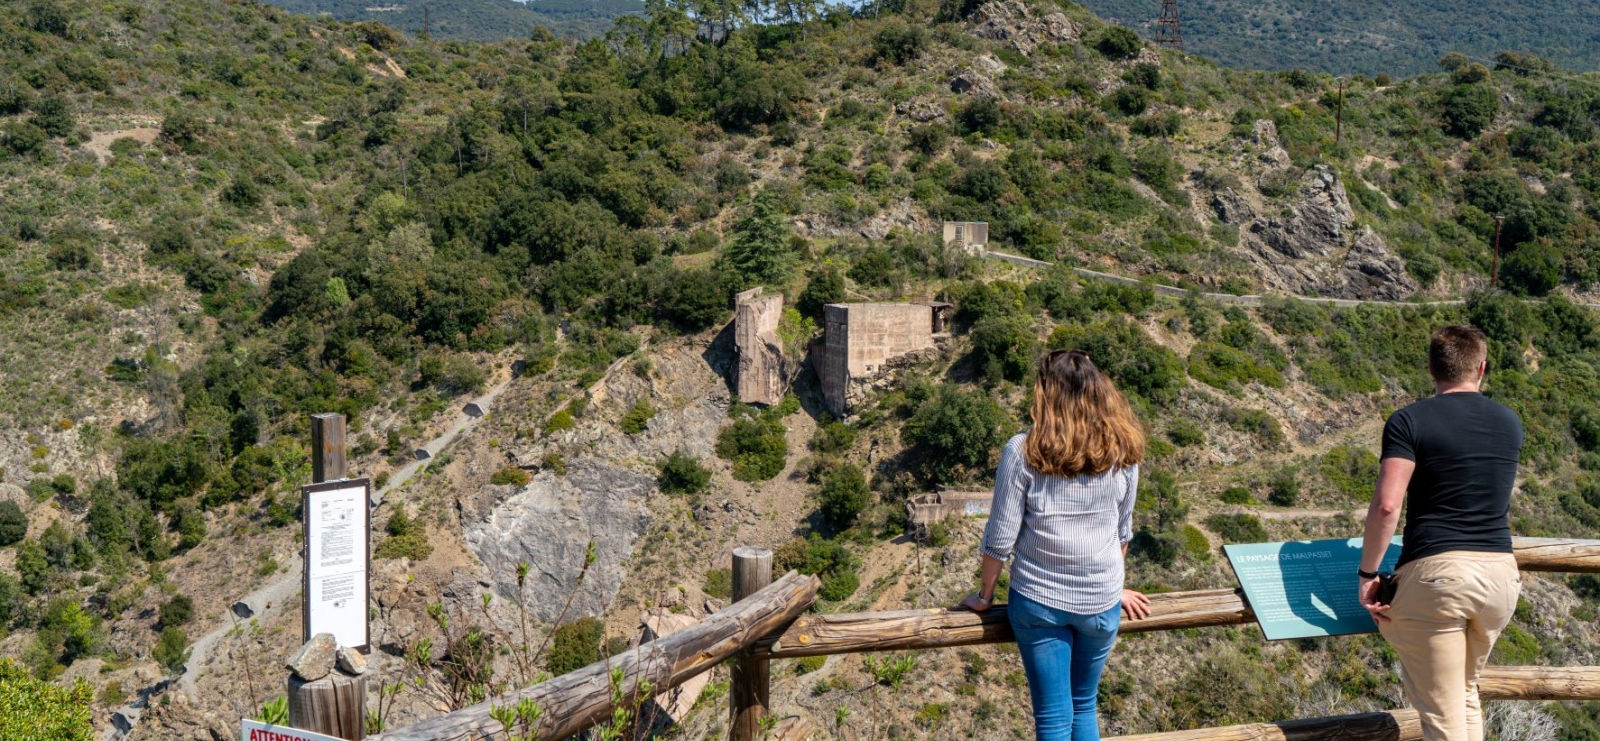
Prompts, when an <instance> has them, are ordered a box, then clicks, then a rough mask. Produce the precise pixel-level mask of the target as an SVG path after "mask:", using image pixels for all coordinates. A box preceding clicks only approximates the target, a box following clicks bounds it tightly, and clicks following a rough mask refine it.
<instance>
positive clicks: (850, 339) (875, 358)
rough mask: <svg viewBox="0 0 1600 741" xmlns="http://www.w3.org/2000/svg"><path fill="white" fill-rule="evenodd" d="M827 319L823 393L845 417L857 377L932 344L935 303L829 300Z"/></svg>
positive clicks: (880, 371) (832, 407)
mask: <svg viewBox="0 0 1600 741" xmlns="http://www.w3.org/2000/svg"><path fill="white" fill-rule="evenodd" d="M823 324H824V327H823V330H824V340H823V342H824V344H823V350H822V362H821V364H820V375H821V376H822V394H823V398H824V399H825V400H826V401H827V404H828V410H829V411H831V412H833V413H834V414H836V415H839V416H841V417H842V416H844V415H845V414H846V413H847V412H848V411H849V405H850V402H849V397H850V382H851V380H852V379H858V378H865V377H869V376H872V375H873V374H877V373H882V372H883V370H884V366H885V365H888V364H889V361H892V360H894V359H895V358H899V357H903V356H905V355H909V354H911V353H914V352H917V351H919V350H924V349H927V348H930V347H933V307H931V306H928V305H926V304H829V305H828V306H826V307H824V309H823Z"/></svg>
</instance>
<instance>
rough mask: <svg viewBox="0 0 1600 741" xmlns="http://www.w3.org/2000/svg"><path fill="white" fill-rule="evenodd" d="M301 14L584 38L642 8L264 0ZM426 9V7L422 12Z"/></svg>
mask: <svg viewBox="0 0 1600 741" xmlns="http://www.w3.org/2000/svg"><path fill="white" fill-rule="evenodd" d="M268 2H270V3H271V4H273V5H277V6H279V7H281V8H286V9H288V10H292V11H294V12H296V13H305V14H307V15H321V14H327V15H328V16H330V17H332V18H337V19H339V20H342V21H376V22H378V23H382V24H385V25H387V26H389V27H391V28H395V29H398V30H401V31H404V32H406V33H408V34H419V33H422V32H424V31H425V30H426V31H427V32H429V33H431V34H432V35H433V37H434V38H437V39H455V40H458V41H500V40H503V39H524V38H527V37H528V33H529V32H530V31H531V30H532V29H533V27H534V26H543V27H544V28H548V29H550V31H551V33H554V34H555V35H556V36H561V37H569V38H579V39H588V38H594V37H595V36H599V35H601V34H603V33H605V32H606V31H607V30H608V29H610V28H611V24H612V22H614V21H615V20H616V19H617V18H619V17H621V16H624V15H637V14H640V13H643V12H644V3H643V2H641V1H640V0H527V2H520V1H519V0H417V1H416V2H410V1H406V2H398V1H397V2H371V1H369V0H268ZM424 9H426V12H424Z"/></svg>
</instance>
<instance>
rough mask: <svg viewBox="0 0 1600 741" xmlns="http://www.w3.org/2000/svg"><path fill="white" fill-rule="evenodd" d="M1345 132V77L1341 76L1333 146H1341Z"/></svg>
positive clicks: (1334, 120)
mask: <svg viewBox="0 0 1600 741" xmlns="http://www.w3.org/2000/svg"><path fill="white" fill-rule="evenodd" d="M1343 134H1344V78H1343V77H1341V78H1339V110H1338V113H1336V114H1334V117H1333V146H1336V147H1337V146H1339V140H1340V139H1341V138H1342V136H1343Z"/></svg>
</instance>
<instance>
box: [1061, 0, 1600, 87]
mask: <svg viewBox="0 0 1600 741" xmlns="http://www.w3.org/2000/svg"><path fill="white" fill-rule="evenodd" d="M1085 5H1087V6H1088V7H1089V8H1090V9H1091V10H1093V11H1095V12H1096V13H1099V14H1100V15H1101V16H1102V17H1104V18H1106V19H1107V20H1110V21H1114V22H1117V23H1123V24H1126V25H1129V26H1132V27H1134V28H1137V29H1139V30H1140V32H1142V33H1145V34H1146V35H1153V34H1154V29H1155V25H1154V22H1155V19H1156V17H1157V16H1159V15H1160V9H1161V3H1160V2H1156V1H1153V0H1137V1H1131V0H1090V1H1089V2H1086V3H1085ZM1179 7H1180V15H1181V18H1182V21H1183V37H1184V48H1185V49H1186V50H1188V51H1189V52H1191V53H1194V54H1199V55H1202V56H1205V57H1208V58H1210V59H1215V60H1217V61H1218V62H1220V63H1222V64H1225V65H1228V66H1230V67H1240V68H1257V69H1296V68H1298V69H1307V70H1312V71H1316V72H1328V73H1331V74H1340V75H1348V74H1364V75H1367V76H1376V75H1380V74H1387V75H1390V76H1392V77H1403V76H1408V75H1416V74H1423V73H1426V72H1432V71H1434V70H1436V69H1437V67H1436V66H1434V63H1435V62H1436V61H1437V60H1438V59H1439V58H1440V57H1443V56H1444V55H1445V54H1447V53H1449V52H1460V53H1463V54H1466V55H1467V56H1469V57H1473V58H1475V59H1478V60H1481V61H1487V60H1491V59H1493V58H1494V57H1495V55H1497V54H1499V53H1500V52H1503V51H1512V52H1517V53H1523V54H1534V55H1537V56H1540V57H1543V58H1546V59H1550V60H1552V61H1554V62H1556V63H1557V64H1559V65H1561V66H1562V67H1565V68H1568V69H1575V70H1584V71H1592V70H1594V69H1596V68H1600V52H1597V51H1596V49H1600V47H1597V45H1596V41H1600V3H1596V2H1594V0H1578V1H1577V2H1567V3H1547V2H1512V3H1497V4H1492V5H1490V4H1480V3H1464V2H1455V1H1453V0H1440V1H1434V2H1420V3H1417V2H1404V3H1402V2H1389V1H1385V2H1364V3H1341V4H1333V3H1317V2H1306V1H1305V0H1269V1H1268V2H1246V1H1243V0H1187V1H1185V2H1180V3H1179Z"/></svg>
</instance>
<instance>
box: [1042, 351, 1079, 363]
mask: <svg viewBox="0 0 1600 741" xmlns="http://www.w3.org/2000/svg"><path fill="white" fill-rule="evenodd" d="M1062 355H1077V356H1079V357H1081V358H1083V359H1085V360H1087V359H1089V353H1086V352H1084V351H1082V350H1051V351H1050V354H1049V355H1047V356H1045V360H1047V361H1051V360H1055V359H1056V358H1058V357H1060V356H1062Z"/></svg>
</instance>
